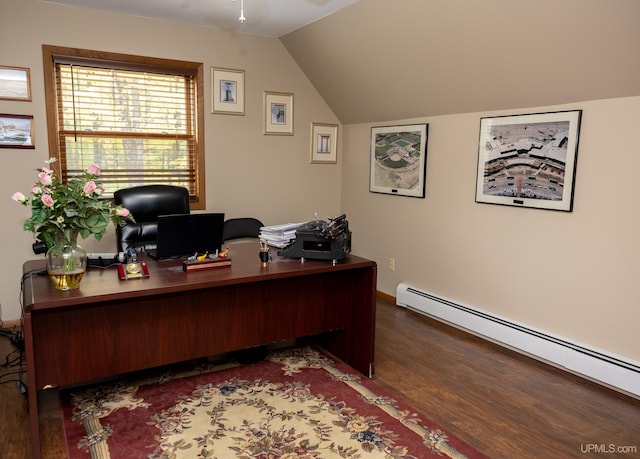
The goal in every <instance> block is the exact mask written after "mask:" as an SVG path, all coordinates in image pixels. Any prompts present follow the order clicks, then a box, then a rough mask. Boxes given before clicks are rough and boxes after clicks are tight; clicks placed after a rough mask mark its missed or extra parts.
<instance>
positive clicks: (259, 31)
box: [48, 0, 358, 37]
mask: <svg viewBox="0 0 640 459" xmlns="http://www.w3.org/2000/svg"><path fill="white" fill-rule="evenodd" d="M48 1H50V2H51V3H61V4H65V5H74V6H83V7H87V8H94V9H99V10H106V11H114V12H119V13H125V14H132V15H136V16H146V17H151V18H157V19H167V20H172V21H178V22H186V23H190V24H195V25H199V26H205V27H212V28H216V29H222V30H228V31H234V32H242V33H249V34H255V35H266V36H271V37H280V36H282V35H285V34H287V33H289V32H292V31H294V30H296V29H299V28H300V27H302V26H305V25H307V24H311V23H312V22H315V21H317V20H318V19H321V18H323V17H325V16H328V15H330V14H332V13H335V12H336V11H338V10H340V9H342V8H345V7H347V6H349V5H351V4H352V3H355V2H357V1H358V0H244V16H245V18H246V21H245V22H244V24H241V23H240V21H238V18H239V17H240V2H241V0H48Z"/></svg>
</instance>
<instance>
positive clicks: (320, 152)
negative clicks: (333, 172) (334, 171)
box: [311, 123, 338, 164]
mask: <svg viewBox="0 0 640 459" xmlns="http://www.w3.org/2000/svg"><path fill="white" fill-rule="evenodd" d="M311 162H312V163H314V164H335V163H337V162H338V125H337V124H323V123H311Z"/></svg>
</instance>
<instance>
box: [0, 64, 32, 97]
mask: <svg viewBox="0 0 640 459" xmlns="http://www.w3.org/2000/svg"><path fill="white" fill-rule="evenodd" d="M0 99H4V100H22V101H26V102H29V101H31V79H30V77H29V69H28V68H23V67H5V66H0Z"/></svg>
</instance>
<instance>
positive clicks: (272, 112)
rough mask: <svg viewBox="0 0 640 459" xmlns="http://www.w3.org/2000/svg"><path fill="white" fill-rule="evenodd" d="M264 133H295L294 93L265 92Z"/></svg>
mask: <svg viewBox="0 0 640 459" xmlns="http://www.w3.org/2000/svg"><path fill="white" fill-rule="evenodd" d="M264 133H265V134H272V135H293V94H289V93H285V92H270V91H265V92H264Z"/></svg>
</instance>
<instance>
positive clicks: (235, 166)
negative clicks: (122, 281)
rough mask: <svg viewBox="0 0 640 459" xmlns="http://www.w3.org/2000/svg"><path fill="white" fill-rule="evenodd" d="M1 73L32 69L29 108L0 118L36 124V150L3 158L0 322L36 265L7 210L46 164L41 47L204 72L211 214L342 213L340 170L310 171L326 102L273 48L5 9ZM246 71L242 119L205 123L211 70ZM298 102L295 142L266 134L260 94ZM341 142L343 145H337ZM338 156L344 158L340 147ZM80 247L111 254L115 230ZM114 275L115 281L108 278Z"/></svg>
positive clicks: (18, 212) (206, 32)
mask: <svg viewBox="0 0 640 459" xmlns="http://www.w3.org/2000/svg"><path fill="white" fill-rule="evenodd" d="M1 1H2V5H1V10H0V42H1V43H3V46H2V48H1V49H0V65H8V66H17V67H28V68H29V69H30V71H31V90H32V99H33V100H32V102H13V101H1V100H0V113H9V114H25V115H33V116H34V121H35V143H36V149H35V150H17V149H2V150H1V151H0V153H1V154H2V156H1V158H2V161H3V164H4V166H5V167H3V169H2V171H0V174H1V176H2V180H0V197H2V196H4V198H5V199H0V212H2V215H3V218H2V219H1V221H0V231H1V234H2V240H1V242H0V248H1V250H2V258H3V260H5V263H3V265H2V267H0V274H1V276H0V304H1V306H2V311H1V312H2V314H1V316H0V318H1V319H2V320H13V319H18V318H19V317H20V305H19V287H20V275H21V266H22V263H23V262H24V261H25V260H27V259H33V258H36V256H35V255H34V254H33V252H32V251H31V243H32V242H33V237H32V235H31V234H30V233H26V232H24V231H22V224H23V222H24V219H25V218H26V217H27V216H28V209H26V208H24V207H21V206H19V205H17V204H16V203H14V202H13V201H11V199H10V196H11V194H12V193H13V192H15V191H23V192H25V193H26V192H28V191H29V189H30V187H31V184H32V183H33V181H34V179H35V169H36V168H38V167H41V166H42V165H43V161H44V160H45V159H47V158H48V157H49V152H48V148H47V132H46V112H45V102H44V86H43V75H42V44H50V45H58V46H69V47H77V48H85V49H96V50H101V51H110V52H116V53H128V54H138V55H143V56H153V57H161V58H168V59H182V60H189V61H197V62H202V63H203V64H204V69H205V72H204V74H205V115H204V116H205V133H204V134H205V152H206V180H207V184H206V196H207V210H208V211H224V212H225V213H226V215H227V217H240V216H255V217H257V218H259V219H261V220H262V221H263V222H264V223H265V224H276V223H286V222H290V221H303V220H310V219H312V218H313V214H314V212H318V214H319V215H322V216H327V215H337V214H339V212H340V196H341V191H342V190H341V188H340V183H341V182H340V177H341V169H342V167H341V164H340V163H341V159H342V158H341V154H340V153H338V164H337V165H335V164H333V165H324V164H310V162H309V156H310V153H309V150H310V139H309V135H310V134H309V133H310V124H311V123H312V122H322V123H337V120H336V118H335V116H334V115H333V113H332V112H331V110H330V109H329V108H328V106H327V105H326V103H325V102H324V101H323V100H322V98H321V97H320V96H319V95H318V93H317V91H316V90H315V89H314V87H313V86H312V85H311V84H310V82H309V81H308V79H307V78H306V77H305V76H304V74H303V73H302V72H301V71H300V69H299V68H298V66H297V64H296V63H295V62H294V61H293V59H292V58H291V57H290V55H289V54H288V52H287V51H286V50H285V49H284V47H283V46H282V44H281V43H280V42H279V41H278V40H277V39H271V38H265V37H257V36H249V35H242V34H234V33H229V32H222V31H214V30H211V29H207V28H198V27H193V26H189V25H185V24H178V23H173V22H167V21H160V20H153V19H145V18H141V17H135V16H126V15H121V14H115V13H107V12H101V11H97V10H92V9H86V8H79V7H72V6H62V5H57V4H52V3H47V2H42V1H38V0H1ZM212 66H216V67H225V68H233V69H241V70H244V71H245V90H246V93H245V100H246V107H245V111H246V115H245V116H234V115H219V114H211V113H210V111H211V105H210V99H211V92H210V67H212ZM264 91H279V92H288V93H293V94H294V136H265V135H263V133H262V132H263V118H262V113H263V92H264ZM339 141H340V137H339ZM338 151H339V152H340V146H339V149H338ZM83 246H84V247H85V248H86V249H87V250H89V251H93V252H112V251H115V238H114V233H113V229H112V228H111V229H110V231H109V233H108V234H107V236H105V238H104V239H103V240H102V241H100V242H96V241H94V240H87V241H86V242H85V243H84V244H83ZM114 275H115V274H114Z"/></svg>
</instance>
